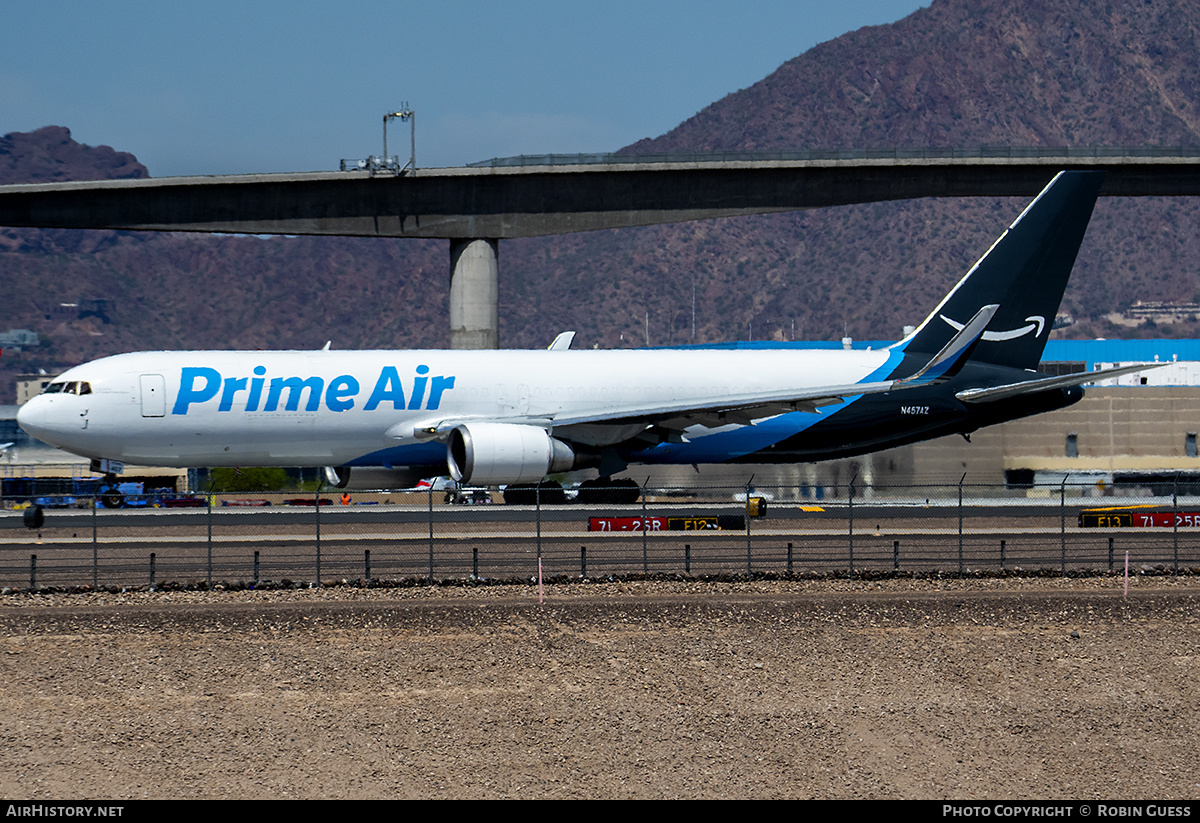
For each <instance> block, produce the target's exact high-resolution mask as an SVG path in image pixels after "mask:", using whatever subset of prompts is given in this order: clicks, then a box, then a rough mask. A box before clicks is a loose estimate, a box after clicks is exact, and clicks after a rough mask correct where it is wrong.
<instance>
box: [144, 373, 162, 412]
mask: <svg viewBox="0 0 1200 823" xmlns="http://www.w3.org/2000/svg"><path fill="white" fill-rule="evenodd" d="M166 414H167V384H166V381H165V380H163V376H162V375H161V374H143V375H142V417H165V416H166Z"/></svg>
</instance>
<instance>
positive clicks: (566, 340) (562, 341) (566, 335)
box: [546, 331, 575, 351]
mask: <svg viewBox="0 0 1200 823" xmlns="http://www.w3.org/2000/svg"><path fill="white" fill-rule="evenodd" d="M574 339H575V332H573V331H565V332H563V333H562V334H560V335H558V337H555V338H554V342H552V343H551V344H550V345H549V346H547V347H546V349H547V351H566V350H567V349H569V348H571V341H572V340H574Z"/></svg>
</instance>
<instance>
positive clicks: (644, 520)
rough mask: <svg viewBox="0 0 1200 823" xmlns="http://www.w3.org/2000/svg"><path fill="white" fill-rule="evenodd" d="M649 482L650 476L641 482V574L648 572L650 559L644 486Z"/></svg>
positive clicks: (648, 526) (648, 524)
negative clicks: (648, 555)
mask: <svg viewBox="0 0 1200 823" xmlns="http://www.w3.org/2000/svg"><path fill="white" fill-rule="evenodd" d="M649 483H650V478H649V477H647V478H646V482H645V483H642V494H641V498H642V574H646V575H648V574H650V560H649V558H648V557H647V554H648V552H647V541H648V540H649V537H648V536H647V535H646V532H648V531H650V523H649V522H648V520H647V517H646V486H647V485H648V484H649Z"/></svg>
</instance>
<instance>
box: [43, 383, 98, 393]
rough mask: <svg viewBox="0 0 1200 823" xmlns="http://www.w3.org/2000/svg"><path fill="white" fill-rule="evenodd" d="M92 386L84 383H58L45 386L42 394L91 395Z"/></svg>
mask: <svg viewBox="0 0 1200 823" xmlns="http://www.w3.org/2000/svg"><path fill="white" fill-rule="evenodd" d="M91 393H92V384H91V383H88V382H86V381H75V380H71V381H69V382H64V381H61V380H60V381H58V382H56V383H51V384H50V385H49V386H47V387H46V388H45V389H44V390H43V391H42V394H91Z"/></svg>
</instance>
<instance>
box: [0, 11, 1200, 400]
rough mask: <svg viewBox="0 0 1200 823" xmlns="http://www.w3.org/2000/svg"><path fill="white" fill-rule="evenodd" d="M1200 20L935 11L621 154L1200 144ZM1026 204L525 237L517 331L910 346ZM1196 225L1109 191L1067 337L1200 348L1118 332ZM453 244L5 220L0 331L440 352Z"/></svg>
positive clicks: (136, 171) (89, 166) (85, 339)
mask: <svg viewBox="0 0 1200 823" xmlns="http://www.w3.org/2000/svg"><path fill="white" fill-rule="evenodd" d="M800 13H802V12H798V14H800ZM1198 21H1200V0H1155V2H1143V0H1136V2H1134V0H1110V1H1108V2H1106V1H1105V0H1070V1H1069V0H1003V1H1002V0H935V2H933V3H932V4H931V5H930V6H929V7H928V8H925V9H921V10H919V11H917V12H915V13H914V14H912V15H910V16H909V17H907V18H905V19H904V20H901V21H899V22H896V23H894V24H890V25H886V26H876V27H870V28H864V29H860V30H858V31H855V32H850V33H848V34H846V35H844V36H842V37H839V38H837V39H836V40H833V41H830V42H828V43H824V44H821V45H819V46H817V47H815V48H813V49H810V50H809V51H807V52H805V53H803V54H801V55H799V56H798V57H796V58H795V59H793V60H791V61H789V62H787V63H785V64H784V65H783V66H781V67H780V68H779V70H778V71H776V72H774V73H773V74H772V75H771V76H769V77H767V78H764V79H763V80H762V81H761V82H759V83H757V84H755V85H753V86H751V87H750V88H747V89H743V90H741V91H738V92H735V93H733V94H730V95H728V96H727V97H725V98H723V99H721V100H719V101H717V102H715V103H713V104H712V105H711V106H709V107H708V108H706V109H705V110H704V111H702V112H699V113H698V114H697V115H696V116H695V117H692V118H690V119H689V120H687V121H686V122H684V123H682V124H680V126H679V127H677V128H675V129H673V130H672V131H670V132H669V133H667V134H665V135H662V136H660V137H657V138H652V139H646V140H643V141H639V142H638V143H637V144H635V145H633V146H630V147H627V148H626V149H624V151H629V152H642V151H646V152H651V151H653V152H659V151H671V150H752V149H778V148H840V147H849V148H870V147H893V146H972V147H973V146H981V145H996V144H999V145H1019V146H1024V145H1153V146H1175V145H1188V146H1195V145H1200V42H1198V32H1197V29H1198V25H1200V22H1198ZM145 174H146V169H145V168H144V167H142V166H141V165H140V164H139V163H137V161H136V159H135V158H134V157H133V156H132V155H129V154H125V153H120V152H115V151H113V150H111V149H108V148H107V147H99V148H91V147H86V146H81V145H79V144H77V143H74V142H73V141H71V140H70V138H69V133H68V132H67V131H66V129H63V128H59V127H50V128H46V129H40V130H38V131H36V132H32V133H29V134H10V135H7V136H5V137H4V138H2V139H0V182H4V183H14V182H29V181H33V180H55V179H102V178H109V177H140V176H144V175H145ZM1024 205H1025V203H1024V202H1023V201H1020V200H1011V199H1010V200H993V199H982V198H981V199H979V200H953V201H940V200H921V201H909V202H901V203H880V204H869V205H864V206H852V207H844V208H836V209H826V210H819V211H807V212H797V213H793V214H789V215H775V216H767V217H748V218H736V219H727V220H715V221H708V222H702V223H690V224H679V225H675V226H658V227H651V228H644V229H630V230H621V231H603V232H591V233H585V234H577V235H567V236H561V237H553V238H537V239H529V240H519V241H506V242H505V243H504V244H502V247H501V253H500V267H501V342H502V345H505V346H512V347H525V346H544V345H546V344H547V343H548V341H549V340H551V339H552V338H553V336H554V335H555V334H556V333H557V332H559V331H561V330H563V329H565V328H574V329H577V330H578V331H579V337H578V338H577V340H578V343H577V345H600V346H602V347H603V346H622V345H624V346H629V345H644V344H645V343H646V342H647V340H648V341H649V343H650V344H652V345H664V344H672V343H687V342H691V341H693V340H695V341H696V342H712V341H718V340H736V339H746V338H747V337H753V338H755V339H766V338H775V339H789V338H792V337H795V338H798V339H803V338H808V339H836V338H840V337H842V336H843V335H846V334H848V335H851V336H854V337H857V338H870V339H895V338H896V337H897V336H898V335H899V334H900V330H901V328H902V326H903V325H904V324H905V323H916V322H919V321H920V319H921V318H922V317H924V315H925V314H926V313H927V312H928V311H929V309H930V308H932V306H933V305H934V304H935V303H936V301H937V300H938V299H939V298H940V296H941V295H942V294H943V293H944V292H945V291H946V290H947V289H948V288H949V287H950V286H951V285H952V284H953V283H954V282H955V281H956V280H957V279H958V278H959V277H960V276H961V275H962V273H963V272H964V271H965V270H966V269H967V267H969V266H970V264H971V263H972V262H973V261H974V260H975V258H976V257H977V256H978V255H979V254H980V253H982V252H983V251H984V250H985V249H986V248H987V247H988V245H989V244H990V243H991V241H992V240H993V239H994V238H995V237H996V236H997V235H998V234H999V233H1000V231H1002V230H1003V228H1004V227H1005V226H1006V225H1007V224H1008V223H1009V222H1010V221H1011V220H1012V219H1013V218H1014V217H1015V216H1016V215H1017V214H1018V213H1019V212H1020V210H1021V208H1023V206H1024ZM1198 235H1200V202H1197V201H1195V200H1193V199H1189V198H1175V199H1156V198H1144V199H1127V200H1114V199H1105V200H1102V201H1101V202H1100V204H1099V205H1098V207H1097V209H1096V213H1095V216H1094V219H1093V221H1092V225H1091V228H1090V229H1089V232H1088V235H1087V238H1086V240H1085V243H1084V249H1083V251H1082V253H1081V255H1080V259H1079V262H1078V264H1077V267H1076V272H1075V275H1074V277H1073V279H1072V283H1071V286H1070V288H1069V289H1068V292H1067V296H1066V298H1065V300H1064V310H1065V311H1067V312H1068V313H1070V314H1071V315H1072V316H1073V317H1074V318H1075V319H1076V321H1077V322H1076V323H1075V325H1074V326H1071V327H1069V328H1067V329H1065V330H1063V331H1062V332H1060V333H1063V334H1067V335H1073V336H1105V337H1116V336H1122V335H1123V336H1130V335H1135V334H1136V335H1150V336H1165V335H1178V336H1200V326H1198V325H1197V324H1196V323H1186V324H1177V325H1173V326H1169V327H1167V326H1160V327H1158V328H1150V327H1146V326H1143V327H1141V328H1138V329H1125V328H1122V327H1118V326H1114V325H1112V323H1110V322H1109V320H1108V319H1107V316H1108V315H1109V314H1110V313H1112V312H1114V311H1120V310H1122V309H1124V308H1126V307H1128V306H1129V305H1130V304H1132V303H1133V302H1135V301H1137V300H1143V301H1167V302H1190V301H1197V300H1200V236H1198ZM448 256H449V255H448V244H447V243H446V242H445V241H410V240H377V239H362V238H322V237H278V238H268V239H263V238H256V237H218V236H206V235H194V234H131V233H122V232H67V231H45V232H39V231H35V230H13V229H0V278H2V282H3V283H4V284H5V285H6V286H7V289H6V295H7V296H8V300H7V301H6V304H5V311H4V312H3V317H0V331H3V330H4V329H6V328H29V329H33V330H34V331H37V332H38V333H39V334H40V335H42V337H43V345H42V346H40V347H38V348H37V349H32V350H30V351H28V352H22V353H9V352H5V353H4V356H3V359H2V360H0V379H4V378H5V375H10V373H11V372H13V371H19V370H26V369H30V368H34V367H45V368H47V369H52V368H58V367H61V366H64V365H69V364H71V363H74V362H79V361H80V360H83V359H87V358H91V357H96V356H100V355H103V354H109V353H113V352H118V351H127V350H133V349H147V348H203V347H250V348H254V347H319V346H321V345H322V344H324V342H325V341H326V340H333V343H334V345H335V346H336V347H341V348H349V347H363V346H379V347H393V346H395V347H406V346H441V345H445V344H446V343H447V341H448V333H447V331H446V327H447V319H446V303H445V290H446V283H447V279H448V272H449V263H448ZM96 301H103V302H102V303H97V302H96ZM72 303H74V304H76V306H75V307H74V308H72V307H71V306H70V305H69V304H72ZM62 304H68V305H67V306H65V307H64V306H63V305H62ZM98 305H99V306H101V307H102V311H101V312H99V313H97V312H96V311H95V308H96V306H98ZM693 310H694V311H693ZM693 317H694V318H695V319H694V322H693ZM5 391H6V390H5V388H4V387H3V386H0V396H4V395H3V393H4V392H5Z"/></svg>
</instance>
